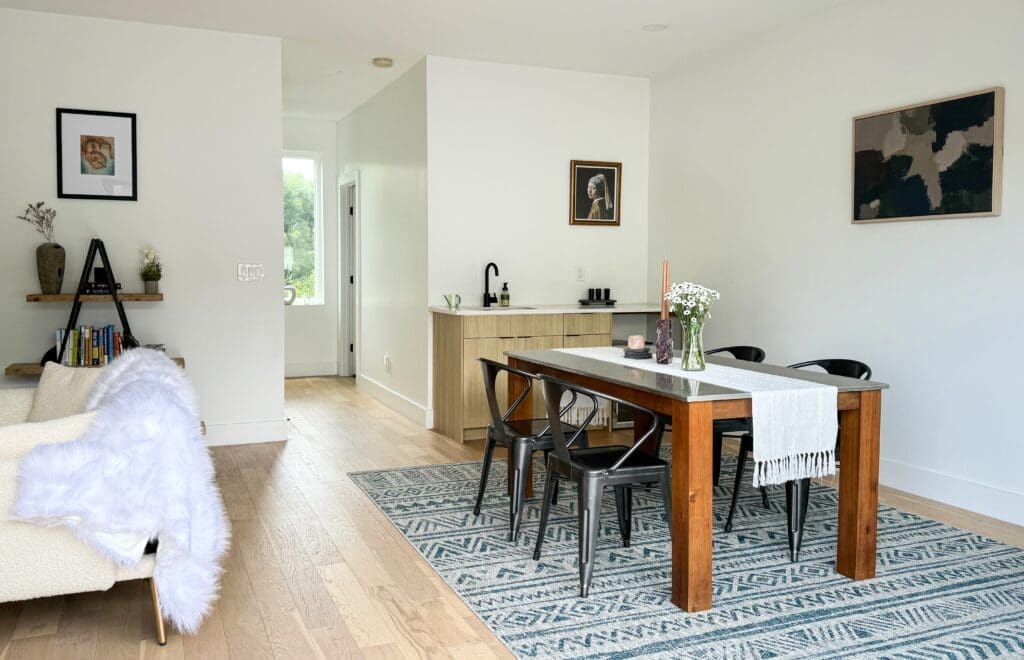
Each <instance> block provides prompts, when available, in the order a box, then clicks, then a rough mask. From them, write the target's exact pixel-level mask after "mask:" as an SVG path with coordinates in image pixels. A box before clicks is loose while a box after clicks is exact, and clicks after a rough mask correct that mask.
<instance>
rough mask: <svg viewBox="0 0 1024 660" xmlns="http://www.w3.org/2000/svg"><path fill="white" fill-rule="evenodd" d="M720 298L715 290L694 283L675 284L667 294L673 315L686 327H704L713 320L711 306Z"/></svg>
mask: <svg viewBox="0 0 1024 660" xmlns="http://www.w3.org/2000/svg"><path fill="white" fill-rule="evenodd" d="M719 298H721V295H720V294H719V293H718V292H717V291H715V290H714V289H709V288H707V287H706V286H701V285H700V284H694V283H693V282H673V283H672V287H671V288H670V289H669V291H668V293H666V294H665V300H667V301H668V304H670V305H671V306H672V313H673V314H675V315H676V318H678V319H679V321H680V322H681V323H682V324H683V325H684V326H690V325H697V326H701V325H704V321H706V320H708V319H709V318H711V306H712V305H714V304H715V303H716V302H717V301H718V299H719Z"/></svg>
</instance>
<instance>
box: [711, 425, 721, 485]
mask: <svg viewBox="0 0 1024 660" xmlns="http://www.w3.org/2000/svg"><path fill="white" fill-rule="evenodd" d="M711 460H712V472H711V479H712V481H711V483H712V484H713V485H715V486H717V485H718V476H719V475H720V474H721V473H722V434H721V433H718V432H717V431H716V432H715V435H714V439H713V442H712V445H711Z"/></svg>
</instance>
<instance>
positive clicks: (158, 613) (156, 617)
mask: <svg viewBox="0 0 1024 660" xmlns="http://www.w3.org/2000/svg"><path fill="white" fill-rule="evenodd" d="M149 597H150V598H151V599H152V600H153V623H155V624H156V643H157V644H159V645H160V646H166V645H167V630H166V629H164V613H163V611H162V610H161V609H160V595H159V594H158V593H157V591H156V580H154V579H153V578H149Z"/></svg>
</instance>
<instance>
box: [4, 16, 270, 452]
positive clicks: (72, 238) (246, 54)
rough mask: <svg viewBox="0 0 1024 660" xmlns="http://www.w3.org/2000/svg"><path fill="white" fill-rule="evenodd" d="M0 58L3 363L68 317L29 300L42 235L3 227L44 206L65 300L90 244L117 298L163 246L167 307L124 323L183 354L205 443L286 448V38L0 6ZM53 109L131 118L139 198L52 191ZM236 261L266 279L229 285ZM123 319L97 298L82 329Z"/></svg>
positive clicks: (135, 283) (143, 309)
mask: <svg viewBox="0 0 1024 660" xmlns="http://www.w3.org/2000/svg"><path fill="white" fill-rule="evenodd" d="M0 61H3V62H5V64H4V66H2V67H0V89H3V90H5V91H4V99H3V103H0V124H2V125H3V126H6V127H7V130H5V131H4V154H5V155H4V157H3V158H0V180H2V181H3V182H4V183H3V186H0V209H2V211H3V213H2V215H3V216H4V217H3V219H2V221H0V227H2V230H0V233H2V237H3V240H2V241H0V308H2V309H3V310H4V311H3V313H2V314H0V362H2V363H4V364H7V363H10V362H20V361H27V360H34V359H38V358H39V357H40V356H41V355H42V354H43V352H44V351H45V350H46V348H47V346H48V345H49V344H50V343H51V341H52V337H53V335H54V330H55V329H56V328H57V327H59V326H60V327H62V326H63V325H64V323H65V322H66V320H67V314H68V311H69V306H68V305H62V304H29V303H26V302H25V294H26V293H30V292H34V291H37V290H38V289H39V284H38V280H37V278H36V273H35V259H34V253H35V247H36V245H37V244H39V243H40V242H41V238H40V236H39V235H38V234H36V233H35V232H34V231H32V229H31V227H29V226H28V225H26V224H25V223H22V222H21V221H18V220H15V218H14V217H15V216H16V215H19V214H20V213H21V212H22V211H23V209H24V206H25V204H27V203H28V202H30V201H39V200H43V201H45V202H47V203H48V204H49V205H51V206H52V207H53V208H55V209H56V210H57V212H58V215H57V239H58V241H59V242H60V243H61V244H62V245H63V246H64V247H65V248H66V250H67V257H68V262H67V274H66V276H65V282H64V291H65V292H68V291H73V290H74V287H75V285H76V284H77V278H78V275H79V273H80V272H81V268H82V262H83V260H84V258H85V251H86V249H87V248H88V242H89V239H90V238H92V237H100V238H102V239H103V240H104V242H105V244H106V246H107V250H108V252H109V254H110V258H111V260H112V265H113V267H114V270H115V273H116V275H117V277H118V279H119V280H120V281H121V282H122V283H123V284H124V287H125V289H126V290H128V291H139V290H141V288H142V284H141V282H140V281H139V277H138V272H137V269H138V260H139V255H138V251H139V249H140V248H142V247H145V246H152V247H154V248H156V249H157V250H158V251H159V252H160V254H161V256H162V258H163V262H164V279H163V281H162V282H161V283H160V285H161V290H162V291H163V292H164V294H165V296H166V299H165V301H164V302H163V303H146V304H134V305H129V306H128V308H127V311H128V317H129V320H130V322H131V324H132V329H133V331H134V332H135V334H136V336H137V337H138V338H139V339H140V340H142V341H143V342H144V343H155V342H159V343H165V344H166V345H167V350H168V352H169V353H171V354H174V355H181V356H184V357H185V359H186V360H187V371H188V374H189V376H190V377H191V378H192V380H193V382H194V383H195V385H196V389H197V390H198V393H199V400H200V403H201V408H202V414H203V418H204V419H205V421H206V423H207V429H208V433H209V436H208V439H209V441H210V442H211V443H222V442H260V441H271V440H282V439H284V435H285V423H284V393H283V386H282V377H283V375H284V359H283V354H282V351H281V350H280V347H281V346H282V345H283V343H284V309H283V305H282V304H281V288H282V286H283V274H282V269H283V263H282V262H283V257H282V250H281V231H282V229H281V217H280V216H281V168H280V155H281V56H280V42H279V40H277V39H272V38H265V37H254V36H245V35H238V34H225V33H219V32H211V31H203V30H191V29H182V28H173V27H161V26H155V25H145V24H140V23H126V22H118V21H109V20H97V19H89V18H78V17H71V16H60V15H50V14H42V13H34V12H24V11H13V10H7V9H0ZM15 63H16V64H15ZM57 107H70V108H85V109H97V110H114V111H125V112H135V113H137V114H138V171H139V180H138V190H139V201H138V202H114V201H92V200H70V199H61V200H58V199H57V198H56V183H55V179H56V164H55V162H54V150H55V147H54V144H55V132H54V128H55V126H54V109H55V108H57ZM238 262H255V263H263V264H265V266H266V274H267V275H266V279H265V280H264V281H263V282H259V283H251V284H242V283H239V282H237V281H236V264H237V263H238ZM116 318H117V317H116V314H115V312H114V309H113V307H111V306H96V305H92V306H89V307H88V309H87V310H86V313H84V314H83V315H82V318H81V322H82V323H96V324H100V323H105V322H107V321H115V320H116ZM5 380H6V382H5V385H12V384H13V385H21V384H28V383H25V382H13V381H12V379H5ZM30 382H31V381H29V383H30Z"/></svg>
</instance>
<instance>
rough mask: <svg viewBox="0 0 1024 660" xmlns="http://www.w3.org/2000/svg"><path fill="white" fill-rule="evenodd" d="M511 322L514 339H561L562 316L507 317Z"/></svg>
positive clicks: (528, 315) (529, 315)
mask: <svg viewBox="0 0 1024 660" xmlns="http://www.w3.org/2000/svg"><path fill="white" fill-rule="evenodd" d="M505 318H507V319H509V321H511V323H510V325H511V327H510V330H511V336H512V337H561V336H562V315H561V314H517V315H516V316H507V317H505ZM609 332H611V329H609Z"/></svg>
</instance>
